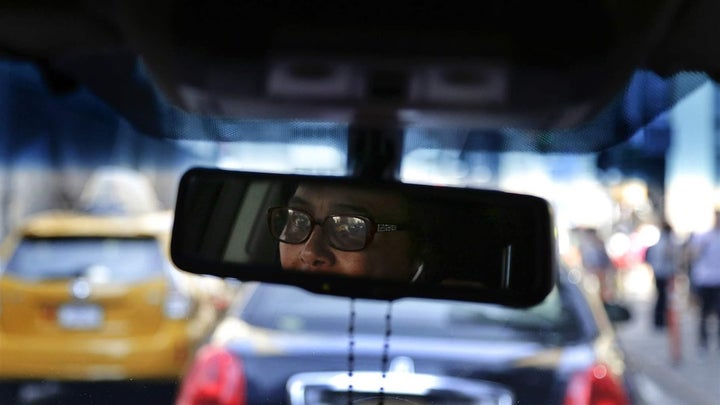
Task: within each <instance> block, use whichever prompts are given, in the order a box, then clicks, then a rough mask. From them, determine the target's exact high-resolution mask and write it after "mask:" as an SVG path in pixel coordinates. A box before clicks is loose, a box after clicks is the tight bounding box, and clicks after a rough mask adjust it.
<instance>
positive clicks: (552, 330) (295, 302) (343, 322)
mask: <svg viewBox="0 0 720 405" xmlns="http://www.w3.org/2000/svg"><path fill="white" fill-rule="evenodd" d="M567 294H568V291H565V288H564V287H563V288H556V289H554V290H553V292H551V293H550V295H549V296H548V297H547V298H546V299H545V300H544V301H543V302H542V303H541V304H539V305H537V306H534V307H531V308H528V309H513V308H508V307H503V306H499V305H488V304H476V303H464V302H456V301H440V300H421V299H400V300H397V301H395V302H392V303H389V302H385V301H376V300H363V299H356V300H354V301H351V300H350V299H347V298H342V297H333V296H324V295H317V294H312V293H309V292H307V291H304V290H301V289H298V288H294V287H287V286H277V285H265V284H263V285H260V286H259V287H257V289H256V290H255V291H254V292H253V293H252V296H251V298H250V299H249V302H248V303H247V306H246V307H245V309H244V310H243V311H242V313H241V314H238V315H239V316H240V317H241V318H242V319H243V320H245V321H247V322H248V323H250V324H253V325H255V326H259V327H263V328H270V329H275V330H279V331H284V332H310V333H311V332H340V333H342V332H344V331H346V330H347V327H348V320H349V316H350V315H349V314H350V312H351V309H352V311H354V314H355V318H354V319H355V322H356V323H355V330H356V331H357V333H360V334H362V333H370V334H382V331H383V330H384V327H385V321H386V314H387V313H388V311H390V317H391V318H392V334H393V335H394V336H416V337H420V336H422V337H442V338H453V339H459V338H462V339H481V340H494V339H504V340H510V341H534V342H539V343H545V344H557V345H559V344H567V343H568V342H571V341H573V340H577V339H579V338H581V337H582V333H583V332H582V328H581V325H580V324H579V322H578V319H577V314H576V311H577V309H573V308H572V307H571V305H572V304H571V303H570V302H569V300H568V297H567V296H566V295H567Z"/></svg>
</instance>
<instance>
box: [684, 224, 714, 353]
mask: <svg viewBox="0 0 720 405" xmlns="http://www.w3.org/2000/svg"><path fill="white" fill-rule="evenodd" d="M690 248H691V257H692V272H691V274H690V277H691V282H692V283H693V285H694V286H695V289H696V291H697V294H698V299H699V301H700V325H699V333H700V334H699V345H700V349H701V351H705V350H706V349H707V347H708V318H710V316H712V315H713V314H715V316H717V317H718V320H720V211H716V212H715V224H714V226H713V229H711V230H710V231H708V232H706V233H703V234H699V235H697V236H696V237H693V239H692V242H691V246H690ZM718 334H719V335H720V328H718ZM718 345H719V346H720V339H719V340H718Z"/></svg>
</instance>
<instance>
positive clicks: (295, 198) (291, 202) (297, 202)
mask: <svg viewBox="0 0 720 405" xmlns="http://www.w3.org/2000/svg"><path fill="white" fill-rule="evenodd" d="M288 205H300V206H303V207H310V206H311V205H310V202H308V201H307V200H306V199H304V198H302V197H298V196H296V195H294V196H292V197H290V200H289V201H288Z"/></svg>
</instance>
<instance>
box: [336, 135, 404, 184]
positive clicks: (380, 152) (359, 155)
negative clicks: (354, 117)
mask: <svg viewBox="0 0 720 405" xmlns="http://www.w3.org/2000/svg"><path fill="white" fill-rule="evenodd" d="M348 143H349V144H348V171H349V172H350V173H352V176H354V177H363V178H369V179H376V180H378V179H383V180H397V179H398V177H399V172H400V157H401V154H402V144H403V130H402V129H400V128H399V127H398V126H395V125H388V126H385V125H378V126H361V125H357V124H351V125H350V129H349V136H348Z"/></svg>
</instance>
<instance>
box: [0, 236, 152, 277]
mask: <svg viewBox="0 0 720 405" xmlns="http://www.w3.org/2000/svg"><path fill="white" fill-rule="evenodd" d="M165 265H166V264H165V263H164V262H163V257H162V251H161V250H160V246H159V244H158V241H157V239H155V238H149V237H148V238H114V237H113V238H109V237H108V238H106V237H87V238H85V237H68V238H25V239H23V240H22V242H21V243H20V245H19V247H18V249H17V250H16V251H15V253H14V254H13V256H12V258H11V259H10V262H9V263H8V265H7V269H6V274H7V275H8V276H11V277H15V278H20V279H23V280H27V281H42V280H51V279H67V278H76V277H87V278H88V279H89V280H90V281H93V282H98V283H109V282H119V283H131V282H137V281H141V280H145V279H149V278H153V277H158V276H160V275H162V274H163V271H164V266H165Z"/></svg>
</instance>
